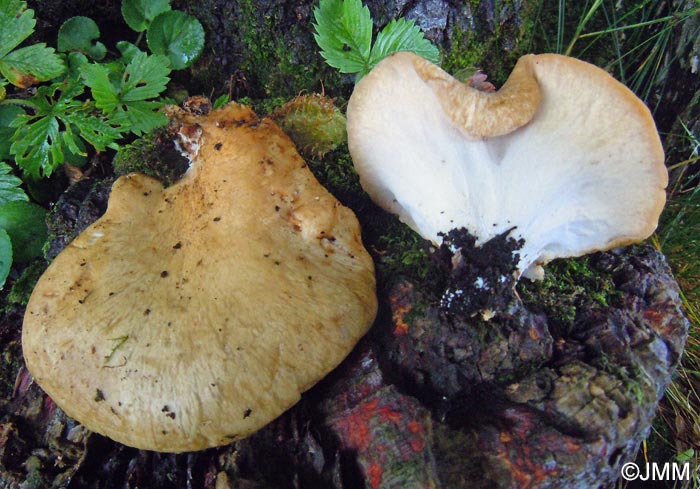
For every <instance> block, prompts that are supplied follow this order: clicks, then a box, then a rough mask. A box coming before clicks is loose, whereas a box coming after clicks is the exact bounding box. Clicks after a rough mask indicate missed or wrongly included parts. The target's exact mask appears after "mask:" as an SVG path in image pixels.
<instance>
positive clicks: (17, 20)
mask: <svg viewBox="0 0 700 489" xmlns="http://www.w3.org/2000/svg"><path fill="white" fill-rule="evenodd" d="M0 25H2V29H0V58H4V57H5V56H6V55H7V53H9V52H10V51H12V50H13V49H15V48H16V47H17V46H19V45H20V44H21V43H22V41H24V40H25V39H26V38H28V37H29V36H30V35H31V34H32V32H34V26H35V25H36V20H34V11H33V10H31V9H29V10H27V4H26V2H19V1H16V0H2V1H0Z"/></svg>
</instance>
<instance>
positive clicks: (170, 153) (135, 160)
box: [112, 129, 189, 186]
mask: <svg viewBox="0 0 700 489" xmlns="http://www.w3.org/2000/svg"><path fill="white" fill-rule="evenodd" d="M112 164H113V165H114V173H115V174H116V175H117V176H121V175H126V174H128V173H143V174H144V175H148V176H149V177H153V178H156V179H158V180H160V181H161V182H163V184H164V185H165V186H168V185H172V184H173V183H174V182H176V181H177V180H178V179H179V178H180V177H181V176H182V174H183V173H184V172H185V171H186V170H187V168H188V165H189V162H188V160H187V159H186V158H184V157H183V156H182V155H180V153H178V152H177V150H176V149H175V147H174V145H173V143H172V136H171V135H170V134H169V133H168V131H167V129H157V130H155V131H152V132H150V133H148V134H145V135H144V136H143V137H141V138H139V139H137V140H136V141H134V142H133V143H131V144H129V145H127V146H122V147H121V148H119V152H117V154H116V156H115V157H114V160H113V162H112Z"/></svg>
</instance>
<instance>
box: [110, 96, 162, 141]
mask: <svg viewBox="0 0 700 489" xmlns="http://www.w3.org/2000/svg"><path fill="white" fill-rule="evenodd" d="M162 106H163V104H162V103H161V102H146V101H137V102H131V103H129V104H128V105H125V106H124V107H123V108H120V109H119V114H118V115H117V116H115V117H114V119H113V120H114V122H115V123H119V124H120V125H121V126H122V127H123V128H124V129H126V130H129V131H131V132H132V133H134V134H136V135H137V136H141V135H142V134H144V133H146V132H148V131H150V130H152V129H155V128H156V127H161V126H164V125H165V124H167V122H168V118H167V117H166V116H165V114H163V113H162V112H158V109H159V108H161V107H162Z"/></svg>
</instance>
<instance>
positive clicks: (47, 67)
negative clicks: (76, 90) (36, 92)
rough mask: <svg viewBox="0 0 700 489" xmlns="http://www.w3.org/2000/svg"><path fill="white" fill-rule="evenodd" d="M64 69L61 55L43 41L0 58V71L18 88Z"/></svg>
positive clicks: (59, 73)
mask: <svg viewBox="0 0 700 489" xmlns="http://www.w3.org/2000/svg"><path fill="white" fill-rule="evenodd" d="M65 69H66V66H65V65H64V64H63V60H62V59H61V57H60V56H58V55H57V54H55V53H54V49H53V48H49V47H46V44H44V43H43V42H42V43H39V44H32V45H31V46H27V47H24V48H20V49H16V50H14V51H12V52H11V53H9V54H7V55H5V56H4V57H3V58H2V59H0V73H2V75H3V76H4V77H5V78H7V79H8V80H9V81H10V83H12V84H13V85H15V86H17V87H20V88H27V87H29V86H31V85H33V84H35V83H37V82H40V81H47V80H51V79H52V78H55V77H57V76H59V75H61V74H62V73H63V72H64V71H65Z"/></svg>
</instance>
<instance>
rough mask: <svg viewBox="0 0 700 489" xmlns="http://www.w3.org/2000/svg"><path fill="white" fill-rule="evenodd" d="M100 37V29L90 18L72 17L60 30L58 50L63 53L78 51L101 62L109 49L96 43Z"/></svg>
mask: <svg viewBox="0 0 700 489" xmlns="http://www.w3.org/2000/svg"><path fill="white" fill-rule="evenodd" d="M99 37H100V28H99V27H97V24H96V23H95V21H94V20H92V19H91V18H89V17H83V16H77V17H71V18H70V19H68V20H67V21H65V22H64V23H63V25H61V28H60V29H59V30H58V50H59V51H61V52H69V51H77V52H79V53H83V54H85V55H87V56H90V57H91V58H92V59H94V60H101V59H102V58H104V57H105V54H107V48H106V47H105V45H104V44H102V43H101V42H98V41H96V39H98V38H99Z"/></svg>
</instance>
